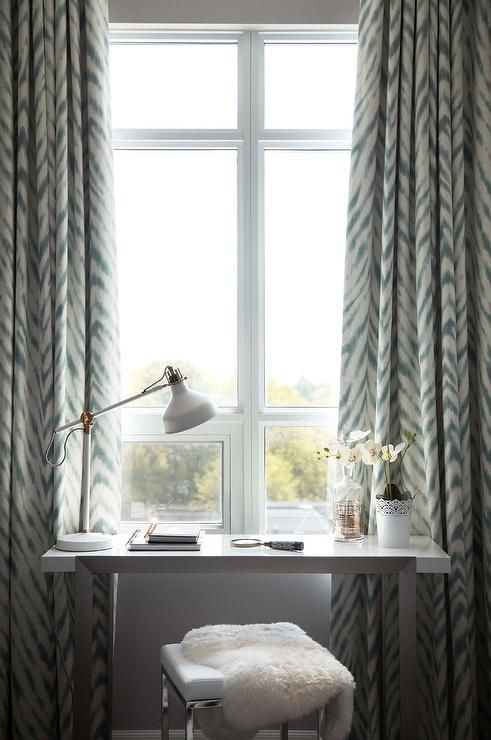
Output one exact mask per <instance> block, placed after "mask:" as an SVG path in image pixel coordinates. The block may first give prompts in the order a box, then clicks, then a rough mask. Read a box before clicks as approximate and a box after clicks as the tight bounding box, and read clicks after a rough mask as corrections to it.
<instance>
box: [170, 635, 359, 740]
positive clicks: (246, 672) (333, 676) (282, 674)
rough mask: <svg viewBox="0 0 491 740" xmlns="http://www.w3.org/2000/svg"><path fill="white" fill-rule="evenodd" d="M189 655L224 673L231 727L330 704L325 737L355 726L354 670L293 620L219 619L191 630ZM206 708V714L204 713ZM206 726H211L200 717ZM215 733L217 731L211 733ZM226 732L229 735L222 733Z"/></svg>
mask: <svg viewBox="0 0 491 740" xmlns="http://www.w3.org/2000/svg"><path fill="white" fill-rule="evenodd" d="M182 648H183V652H184V655H185V656H186V658H188V660H191V661H193V662H194V663H201V664H202V665H207V666H209V667H211V668H215V669H216V670H218V671H220V672H221V673H223V675H224V677H225V678H224V692H223V711H224V715H225V719H226V720H227V723H228V725H229V726H230V727H231V728H235V729H236V730H237V731H238V732H236V734H235V735H234V734H233V732H232V734H231V735H230V734H229V735H228V737H231V738H233V737H237V738H238V737H239V733H240V732H245V733H246V734H245V735H244V737H246V736H249V737H251V735H250V734H249V735H247V731H253V734H254V733H255V731H256V730H258V729H259V728H264V727H267V726H268V725H271V724H273V723H275V724H279V723H282V722H286V721H287V720H294V719H298V718H299V717H302V716H303V715H305V714H309V713H310V712H312V711H314V710H315V709H317V708H318V707H321V706H322V705H323V704H328V711H327V726H326V728H325V729H326V733H327V734H326V735H325V736H326V737H328V738H329V740H343V739H344V738H345V737H346V736H347V734H348V732H349V730H350V727H351V719H352V714H353V693H354V688H355V682H354V679H353V676H352V675H351V673H350V672H349V671H348V669H347V668H345V666H343V665H342V664H341V663H340V662H339V661H338V660H336V658H335V657H334V656H333V655H331V653H330V652H329V651H328V650H326V648H323V647H322V646H321V645H319V643H317V642H315V641H314V640H312V639H311V638H310V637H309V636H308V635H307V634H306V633H305V632H304V631H303V630H302V629H300V627H297V625H295V624H290V623H289V622H277V623H275V624H247V625H237V624H217V625H212V626H208V627H200V628H199V629H194V630H191V631H190V632H188V633H187V634H186V635H185V637H184V639H183V641H182ZM205 714H206V713H205V712H203V713H202V715H201V716H202V717H203V718H204V717H205ZM200 724H201V725H202V729H203V731H204V732H205V734H206V732H207V730H206V728H205V726H204V725H203V720H202V719H200ZM213 737H214V738H215V735H213ZM222 737H227V735H223V736H222Z"/></svg>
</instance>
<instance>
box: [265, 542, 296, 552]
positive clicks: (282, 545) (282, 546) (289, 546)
mask: <svg viewBox="0 0 491 740" xmlns="http://www.w3.org/2000/svg"><path fill="white" fill-rule="evenodd" d="M264 544H265V545H266V547H270V548H271V549H272V550H288V551H289V552H294V551H301V550H303V542H284V541H281V540H279V541H278V542H265V543H264Z"/></svg>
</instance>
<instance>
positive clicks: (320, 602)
mask: <svg viewBox="0 0 491 740" xmlns="http://www.w3.org/2000/svg"><path fill="white" fill-rule="evenodd" d="M109 13H110V20H111V22H112V23H138V22H146V23H166V24H185V23H194V24H199V23H211V24H236V25H249V24H252V25H254V26H258V25H266V24H276V25H280V24H307V25H308V24H311V25H316V24H330V23H343V24H350V23H356V21H357V16H358V2H357V0H188V1H187V2H185V0H160V1H159V0H109ZM329 593H330V579H329V577H328V576H276V577H271V576H267V577H266V576H264V577H261V576H248V575H243V576H239V577H237V576H233V577H224V576H208V577H191V576H186V577H181V576H180V577H178V576H169V577H167V578H165V579H164V578H162V577H157V576H144V577H141V576H126V577H124V578H120V585H119V591H118V611H117V622H116V647H115V664H114V713H113V725H114V728H115V729H116V730H126V731H131V730H134V731H135V730H136V731H138V730H151V729H156V728H157V727H158V726H159V648H160V645H162V644H163V643H165V642H178V641H180V640H181V638H182V636H183V635H184V633H185V632H186V631H187V630H189V629H191V628H192V627H197V626H201V625H204V624H217V623H220V622H232V623H233V622H235V623H247V622H273V621H292V622H295V623H297V624H299V625H300V626H301V627H302V628H303V629H305V630H306V631H307V632H308V634H310V635H311V636H312V637H313V638H314V639H316V640H318V641H319V642H321V643H323V644H324V645H327V642H328V634H329V627H328V616H329ZM172 709H173V708H172V706H171V726H181V727H182V718H181V717H180V716H179V718H178V719H176V715H175V711H174V712H173V713H172ZM299 726H305V727H314V724H313V720H307V721H306V722H304V723H300V725H299Z"/></svg>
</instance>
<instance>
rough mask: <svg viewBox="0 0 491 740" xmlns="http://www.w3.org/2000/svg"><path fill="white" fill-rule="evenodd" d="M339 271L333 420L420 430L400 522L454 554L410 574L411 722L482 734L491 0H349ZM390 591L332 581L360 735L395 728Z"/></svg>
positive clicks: (489, 713)
mask: <svg viewBox="0 0 491 740" xmlns="http://www.w3.org/2000/svg"><path fill="white" fill-rule="evenodd" d="M345 280H346V284H345V302H344V329H343V356H342V392H341V408H340V431H341V432H343V433H346V432H349V431H350V430H352V429H356V428H359V427H362V428H364V429H366V428H371V429H372V430H373V432H374V434H375V438H376V439H379V440H381V441H390V442H396V441H399V440H400V439H401V433H402V432H403V431H414V432H417V434H418V445H417V448H413V449H412V450H411V452H410V454H408V456H407V457H406V459H405V460H406V461H407V462H408V466H407V467H406V473H407V475H406V482H407V483H409V482H410V484H411V485H410V487H411V488H412V490H413V492H414V493H416V494H417V496H416V499H415V507H416V511H415V513H414V514H413V533H419V534H426V535H431V536H432V537H433V539H434V540H435V541H436V542H438V543H439V544H440V545H441V546H442V547H443V548H444V549H445V550H446V551H447V552H448V553H449V554H450V555H451V558H452V572H451V575H450V576H448V577H446V576H419V577H418V640H419V643H418V644H419V655H418V657H419V719H420V730H419V738H427V739H428V740H447V739H448V738H455V740H472V738H485V737H486V738H489V737H491V681H490V673H489V666H490V665H491V624H490V619H491V580H490V571H489V565H490V563H491V519H490V511H491V493H490V487H491V454H490V449H491V447H490V445H491V4H490V3H489V0H439V1H438V0H362V2H361V12H360V23H359V60H358V80H357V96H356V109H355V122H354V133H353V149H352V168H351V186H350V200H349V214H348V238H347V258H346V278H345ZM405 465H406V462H405ZM378 485H379V481H378V480H377V479H376V477H375V476H374V479H373V481H372V482H371V485H370V481H367V485H366V502H365V503H366V511H367V513H369V531H371V532H374V531H375V530H374V524H375V522H374V519H375V517H374V494H375V493H376V492H377V486H378ZM408 487H409V486H408ZM370 488H371V491H370ZM395 593H396V592H395V584H394V583H393V582H392V581H391V579H386V580H385V581H384V582H383V583H382V582H381V580H380V579H378V578H375V577H367V578H362V577H355V578H336V579H335V580H334V583H333V613H332V644H333V649H334V651H335V653H336V654H337V656H338V657H339V658H340V659H341V660H343V661H344V662H345V663H346V664H347V665H348V666H349V667H350V668H351V669H352V670H353V672H354V673H355V676H356V678H357V693H356V716H355V723H354V728H353V732H352V737H353V738H359V740H368V739H371V738H379V737H381V735H382V733H383V732H384V730H385V732H386V736H387V737H388V738H390V739H391V740H392V739H393V738H397V737H398V733H399V728H398V726H397V722H398V696H397V691H398V661H397V633H396V616H397V603H396V600H395ZM382 655H383V657H384V659H385V660H384V665H383V667H382V665H381V656H382ZM381 696H382V697H383V701H382V702H381V701H380V697H381ZM384 725H385V727H384Z"/></svg>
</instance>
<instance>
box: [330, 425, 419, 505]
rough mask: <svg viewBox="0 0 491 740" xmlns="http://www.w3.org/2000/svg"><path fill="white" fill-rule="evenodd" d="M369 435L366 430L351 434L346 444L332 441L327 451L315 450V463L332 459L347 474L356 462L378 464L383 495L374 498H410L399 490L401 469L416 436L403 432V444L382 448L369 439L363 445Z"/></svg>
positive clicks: (343, 441) (379, 444)
mask: <svg viewBox="0 0 491 740" xmlns="http://www.w3.org/2000/svg"><path fill="white" fill-rule="evenodd" d="M370 431H371V430H370V429H367V431H363V430H361V429H357V430H355V431H354V432H351V434H350V435H349V438H348V440H343V439H341V440H336V441H335V442H333V443H331V444H330V445H329V446H328V447H324V448H323V449H322V451H321V450H319V451H318V452H317V458H318V459H319V460H322V459H323V458H335V459H336V460H339V462H340V463H341V464H342V465H343V466H344V467H345V469H346V470H348V471H351V470H352V469H353V467H354V466H355V465H356V464H357V463H358V462H360V461H361V462H363V463H364V464H365V465H375V464H377V463H382V465H383V471H384V481H385V485H384V491H383V493H379V494H378V495H377V497H376V498H380V499H385V500H387V501H394V500H396V499H397V500H399V501H404V500H407V499H409V498H414V496H411V494H410V493H409V492H403V491H402V490H401V487H400V486H401V485H402V482H401V481H402V471H401V466H402V463H403V460H404V457H405V456H406V453H407V451H408V450H409V448H410V447H412V446H413V444H414V443H415V441H416V434H415V433H414V432H405V434H404V441H403V442H399V444H397V445H395V446H394V445H393V444H386V445H382V444H381V443H380V442H376V441H375V440H373V439H368V440H366V441H363V440H365V439H366V437H368V435H369V434H370ZM393 463H395V465H394V464H393Z"/></svg>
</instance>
